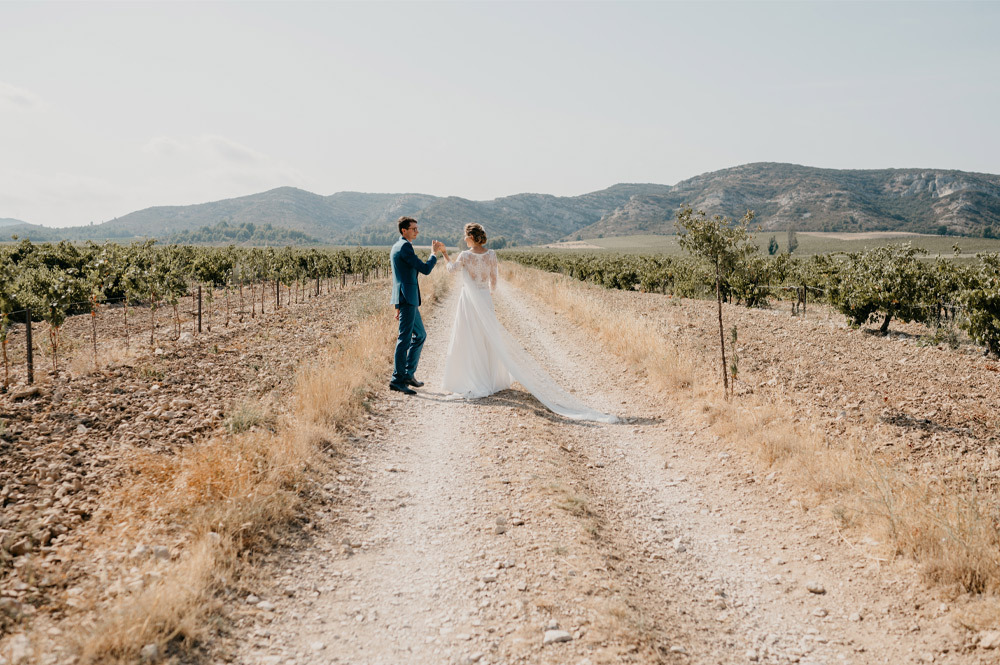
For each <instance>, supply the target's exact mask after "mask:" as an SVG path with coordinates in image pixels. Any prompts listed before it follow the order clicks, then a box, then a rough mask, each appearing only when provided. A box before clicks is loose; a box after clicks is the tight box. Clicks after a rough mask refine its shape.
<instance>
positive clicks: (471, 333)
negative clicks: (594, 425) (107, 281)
mask: <svg viewBox="0 0 1000 665" xmlns="http://www.w3.org/2000/svg"><path fill="white" fill-rule="evenodd" d="M465 244H466V245H468V246H469V249H468V250H466V251H464V252H462V253H461V254H459V255H458V257H457V258H455V259H454V260H452V258H451V257H450V256H448V252H447V250H443V252H442V253H443V256H444V260H445V262H446V264H447V266H448V272H450V273H456V272H457V273H459V275H460V278H461V282H462V290H461V292H460V293H459V296H458V311H457V312H456V314H455V325H454V327H453V328H452V330H451V341H450V342H449V343H448V356H447V360H446V361H445V366H444V381H443V383H442V386H443V387H444V389H445V390H447V391H449V392H452V393H456V394H457V396H459V397H465V398H476V397H486V396H487V395H492V394H493V393H495V392H499V391H501V390H504V389H506V388H509V387H510V386H511V383H513V382H514V381H517V382H518V383H520V384H521V385H522V386H524V388H525V389H526V390H527V391H528V392H530V393H531V394H532V395H534V396H535V397H536V398H537V399H538V401H539V402H541V403H542V404H544V405H545V406H546V407H548V408H549V409H550V410H551V411H553V412H555V413H558V414H559V415H561V416H565V417H566V418H570V419H572V420H593V421H597V422H603V423H613V422H617V421H618V419H617V418H616V417H615V416H612V415H608V414H605V413H601V412H599V411H595V410H594V409H591V408H590V407H588V406H587V405H586V404H584V403H583V402H581V401H580V400H578V399H577V398H576V397H574V396H573V395H570V394H569V393H567V392H566V391H565V390H563V389H562V388H560V387H559V386H558V385H557V384H556V383H555V381H553V380H552V379H551V378H550V377H549V376H548V374H546V373H545V370H543V369H542V368H541V367H540V366H539V365H538V363H537V362H535V360H534V359H533V358H532V357H531V356H530V355H528V353H527V352H526V351H525V350H524V348H523V347H522V346H521V345H520V344H519V343H518V342H517V341H516V340H515V339H514V338H513V337H512V336H511V335H510V333H508V332H507V330H506V329H504V327H503V326H502V325H500V322H499V321H497V318H496V314H495V313H494V311H493V291H494V290H495V289H496V286H497V278H498V274H499V269H498V261H497V255H496V253H495V252H494V251H493V250H492V249H489V250H488V249H486V247H484V245H485V244H486V232H485V231H484V230H483V227H482V226H481V225H479V224H466V225H465Z"/></svg>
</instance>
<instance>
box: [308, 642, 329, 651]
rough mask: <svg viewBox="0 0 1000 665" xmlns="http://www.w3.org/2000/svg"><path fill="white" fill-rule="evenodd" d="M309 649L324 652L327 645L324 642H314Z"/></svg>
mask: <svg viewBox="0 0 1000 665" xmlns="http://www.w3.org/2000/svg"><path fill="white" fill-rule="evenodd" d="M309 648H310V649H312V650H313V651H322V650H323V649H325V648H326V644H325V643H323V642H312V643H310V644H309Z"/></svg>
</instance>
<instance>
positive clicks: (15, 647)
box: [7, 634, 31, 665]
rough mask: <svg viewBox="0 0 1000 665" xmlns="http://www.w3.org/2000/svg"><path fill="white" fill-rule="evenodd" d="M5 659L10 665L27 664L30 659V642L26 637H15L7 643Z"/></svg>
mask: <svg viewBox="0 0 1000 665" xmlns="http://www.w3.org/2000/svg"><path fill="white" fill-rule="evenodd" d="M7 657H8V658H9V659H10V660H9V661H8V662H10V663H11V665H21V664H22V663H27V662H28V659H29V658H30V657H31V640H29V639H28V636H27V635H23V634H22V635H15V636H14V637H12V638H10V641H9V642H7Z"/></svg>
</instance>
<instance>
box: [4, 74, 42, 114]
mask: <svg viewBox="0 0 1000 665" xmlns="http://www.w3.org/2000/svg"><path fill="white" fill-rule="evenodd" d="M3 107H6V108H11V109H14V110H16V111H44V110H45V102H43V101H42V98H41V97H39V96H38V95H36V94H35V93H33V92H31V91H30V90H25V89H24V88H18V87H17V86H15V85H11V84H10V83H5V82H4V81H0V108H3Z"/></svg>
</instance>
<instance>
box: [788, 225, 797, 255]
mask: <svg viewBox="0 0 1000 665" xmlns="http://www.w3.org/2000/svg"><path fill="white" fill-rule="evenodd" d="M798 248H799V237H798V235H796V233H795V231H793V230H792V229H788V253H789V254H794V253H795V250H797V249H798Z"/></svg>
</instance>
